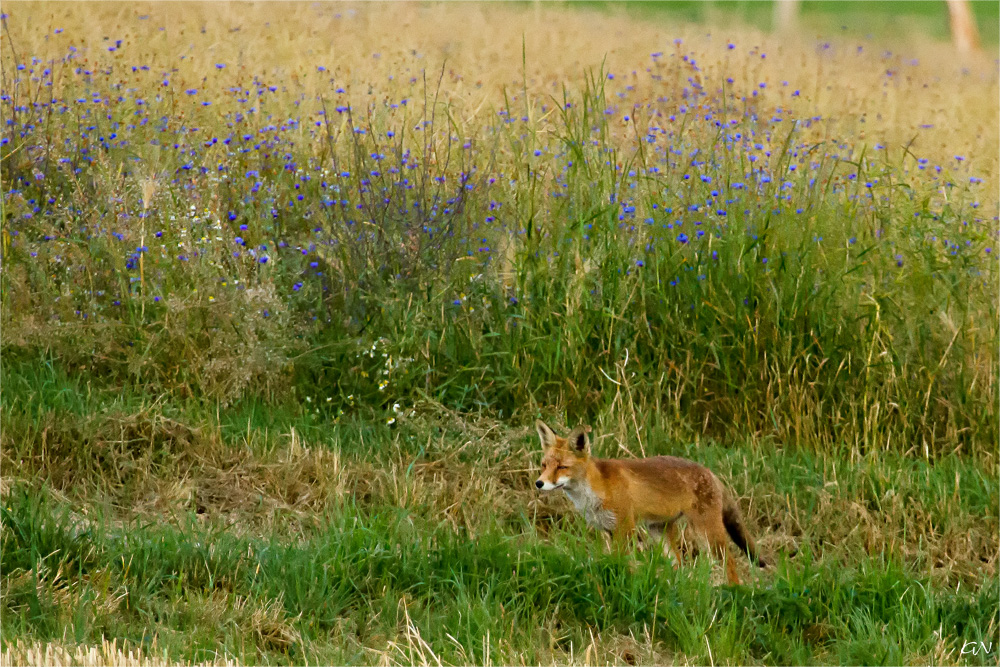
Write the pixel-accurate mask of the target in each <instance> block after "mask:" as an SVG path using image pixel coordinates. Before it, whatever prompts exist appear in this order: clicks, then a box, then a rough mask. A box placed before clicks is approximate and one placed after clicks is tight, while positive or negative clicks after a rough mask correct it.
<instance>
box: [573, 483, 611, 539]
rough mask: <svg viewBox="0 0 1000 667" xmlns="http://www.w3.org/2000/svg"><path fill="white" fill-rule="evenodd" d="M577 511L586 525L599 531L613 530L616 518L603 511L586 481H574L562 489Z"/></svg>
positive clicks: (599, 500)
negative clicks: (585, 521)
mask: <svg viewBox="0 0 1000 667" xmlns="http://www.w3.org/2000/svg"><path fill="white" fill-rule="evenodd" d="M562 489H563V491H565V492H566V495H567V496H569V499H570V500H572V501H573V505H574V506H575V507H576V509H577V511H578V512H580V513H581V514H583V517H584V518H585V519H586V520H587V524H588V525H590V526H593V527H594V528H598V529H601V530H614V529H615V525H616V524H617V523H618V518H617V517H616V516H615V513H614V512H612V511H611V510H608V509H605V508H604V505H603V503H601V499H600V498H598V497H597V494H596V493H594V490H593V489H592V488H590V484H588V483H587V482H586V480H581V481H574V482H572V483H569V484H566V485H565V486H563V487H562Z"/></svg>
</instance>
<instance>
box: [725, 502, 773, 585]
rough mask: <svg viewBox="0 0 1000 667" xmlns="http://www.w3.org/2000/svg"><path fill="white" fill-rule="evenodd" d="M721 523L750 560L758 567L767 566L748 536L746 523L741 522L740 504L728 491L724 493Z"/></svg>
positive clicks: (751, 538)
mask: <svg viewBox="0 0 1000 667" xmlns="http://www.w3.org/2000/svg"><path fill="white" fill-rule="evenodd" d="M722 523H723V525H724V526H725V527H726V532H727V533H729V537H730V538H732V540H733V542H735V543H736V546H738V547H739V548H740V549H742V550H743V551H744V552H746V555H747V556H749V557H750V560H751V561H756V562H757V565H758V566H759V567H767V563H766V562H764V559H763V558H761V556H760V554H759V553H758V551H757V545H756V543H755V542H754V540H753V537H751V536H750V533H749V531H747V528H746V524H745V523H744V522H743V514H742V513H741V512H740V506H739V505H737V504H736V501H735V500H733V498H732V496H730V495H729V494H728V493H727V494H726V499H725V504H724V505H723V507H722Z"/></svg>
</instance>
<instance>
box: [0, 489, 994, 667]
mask: <svg viewBox="0 0 1000 667" xmlns="http://www.w3.org/2000/svg"><path fill="white" fill-rule="evenodd" d="M67 517H68V508H66V507H59V506H58V505H57V504H56V503H54V502H52V501H51V500H50V499H48V498H46V497H45V495H44V494H42V495H41V496H39V495H37V494H30V495H29V494H28V493H26V492H24V491H21V490H16V489H15V490H14V492H13V493H12V495H11V498H10V499H9V501H8V504H7V506H6V507H4V509H3V519H4V524H5V527H6V530H5V532H4V540H3V548H2V555H3V565H4V570H5V573H6V574H5V581H6V582H7V587H6V594H5V610H4V611H5V613H4V620H3V624H4V625H3V630H4V634H5V636H30V637H33V638H38V639H56V638H60V637H63V636H65V635H66V634H67V633H68V634H69V636H71V637H73V638H74V639H75V641H77V642H93V641H96V640H98V639H99V638H100V637H101V636H104V637H108V638H112V637H114V638H117V639H119V640H120V641H127V642H129V643H130V644H132V645H138V646H142V645H145V646H146V647H147V648H148V646H149V643H150V642H151V641H152V638H153V637H156V638H157V640H158V644H157V645H158V647H159V648H160V649H161V650H164V651H166V653H167V654H168V655H170V656H171V657H172V658H173V659H187V660H204V659H207V658H209V657H211V656H212V655H214V654H215V653H214V652H215V651H223V652H224V653H225V654H227V655H231V656H235V657H236V658H238V659H239V660H241V661H246V662H272V661H276V662H293V663H294V662H299V663H301V662H306V661H308V662H318V661H327V662H328V661H333V662H343V663H352V664H353V663H358V662H360V663H369V662H375V661H377V657H378V655H377V653H374V654H373V653H372V652H370V648H371V647H374V646H379V644H380V641H381V643H382V644H383V645H384V642H385V639H387V638H391V637H395V636H397V632H398V626H399V624H400V623H406V624H412V626H413V629H412V631H411V632H412V633H413V634H415V635H417V634H418V635H419V636H420V637H421V638H422V639H423V640H424V641H425V642H426V645H427V649H426V650H427V651H428V653H427V654H426V655H431V654H433V655H436V656H437V657H438V658H440V659H441V660H442V661H444V662H447V663H457V662H466V663H478V664H482V663H485V662H486V661H487V656H488V655H492V656H493V658H492V659H493V660H495V661H498V662H507V661H514V660H517V661H521V660H524V661H526V662H547V661H549V660H550V659H552V658H553V657H556V656H558V655H562V656H563V658H561V659H566V657H567V654H568V653H569V652H570V651H571V650H573V651H577V652H579V651H581V650H582V649H583V648H584V647H585V646H587V645H588V644H589V643H590V639H589V635H588V633H589V632H595V633H599V634H605V635H607V634H618V635H626V636H627V635H628V634H630V633H631V634H633V635H635V636H651V635H652V633H653V632H655V633H656V641H657V642H658V643H657V644H654V645H653V646H652V647H651V648H652V649H653V650H656V651H665V652H667V654H677V655H683V656H684V657H685V659H686V660H690V661H693V662H704V661H707V660H709V659H710V656H709V653H708V652H709V651H711V653H712V657H713V658H714V659H715V660H717V661H723V662H736V663H744V664H745V663H749V662H764V663H769V664H775V663H776V664H783V663H792V662H794V663H799V664H803V663H816V662H819V663H822V662H833V661H839V662H851V663H864V664H899V663H900V662H903V661H909V660H913V659H920V658H921V657H929V656H932V655H934V654H935V652H936V651H940V650H941V647H942V645H943V646H945V647H946V649H947V650H951V651H954V649H955V646H956V645H957V644H960V643H961V642H962V641H986V642H988V641H995V639H996V637H995V632H996V627H997V620H998V619H997V605H996V599H995V590H996V585H997V583H998V582H997V580H996V578H995V577H993V578H984V579H982V580H980V581H978V582H976V583H975V585H973V586H971V587H970V586H967V587H965V588H964V589H941V588H939V587H937V586H935V585H933V583H932V582H931V581H930V580H928V579H927V578H926V577H922V576H919V575H915V574H914V573H913V572H912V571H910V570H909V568H907V567H906V566H905V565H903V564H902V563H901V562H899V561H898V560H896V559H894V558H892V557H891V556H886V555H874V556H869V557H862V558H860V559H854V560H853V562H851V563H841V562H838V559H836V558H835V557H832V556H830V555H820V554H813V553H812V552H811V551H810V550H803V551H802V552H799V553H798V554H797V555H796V556H795V558H794V559H791V558H788V557H787V556H785V555H783V556H780V557H779V560H778V564H777V566H776V569H775V572H774V573H773V574H768V575H763V576H762V577H761V579H760V580H758V581H757V582H755V584H754V585H752V586H745V587H736V588H729V587H715V588H713V587H712V586H710V585H708V580H707V577H708V568H707V562H702V563H701V566H699V567H688V568H683V569H679V570H676V571H675V570H673V569H672V568H671V567H669V565H668V564H667V563H665V562H664V561H663V560H662V559H660V558H657V557H652V556H650V555H649V553H650V552H647V554H646V556H644V557H642V558H640V559H639V560H638V561H634V562H633V563H631V564H630V562H629V561H628V560H627V559H625V558H623V557H621V556H614V555H609V554H603V553H601V551H600V547H599V545H598V543H596V542H595V541H594V540H593V539H592V538H590V537H588V536H586V535H580V534H579V533H578V532H577V531H574V530H568V531H560V532H557V533H555V534H554V535H553V536H552V538H550V539H548V540H545V541H543V540H541V539H539V538H538V536H537V535H536V534H534V533H533V531H531V530H530V526H528V525H524V526H523V527H524V529H525V530H524V531H523V532H521V533H511V532H509V531H504V532H501V531H499V530H497V529H495V528H493V529H489V528H487V529H485V530H482V531H477V532H476V533H475V539H470V538H471V537H472V536H471V535H469V534H467V533H466V532H465V531H461V530H460V531H458V532H456V531H454V530H453V529H452V528H451V527H450V526H448V525H447V524H437V525H435V523H434V522H433V521H430V522H429V521H428V520H427V519H426V518H425V517H421V516H419V515H416V514H413V513H409V512H406V511H404V510H400V509H399V508H395V507H372V508H367V509H364V510H362V509H360V508H358V507H356V506H354V505H352V504H347V505H344V506H342V507H338V508H336V511H335V512H331V513H330V515H328V516H327V517H326V518H325V519H324V521H323V523H322V524H321V525H320V526H319V530H318V531H317V534H316V535H314V536H312V537H310V538H308V539H306V540H304V541H299V542H295V543H287V542H282V541H278V540H274V539H268V538H267V537H266V536H265V537H262V538H254V539H245V538H236V537H233V536H232V535H231V534H230V533H229V532H228V531H226V530H224V529H222V528H216V529H213V528H206V527H205V525H204V524H203V523H201V522H198V521H195V520H193V519H190V520H188V521H182V522H180V524H179V525H176V526H169V527H168V526H157V525H150V524H144V523H139V524H136V525H128V526H124V527H122V528H121V529H114V530H112V529H109V528H107V527H106V526H104V525H103V524H102V523H101V520H100V518H99V517H90V518H89V524H90V526H91V527H90V528H88V529H87V530H86V531H85V532H82V533H81V531H80V530H79V528H76V527H74V524H73V522H72V521H71V520H70V519H68V518H67ZM275 600H278V601H280V603H279V605H278V606H277V608H274V607H270V606H269V604H270V603H271V602H272V601H275ZM255 609H256V610H259V609H267V610H268V612H267V613H266V614H261V618H259V619H258V620H257V624H258V625H259V627H254V625H253V624H249V623H247V622H246V620H247V617H248V616H250V615H251V614H250V612H251V610H255ZM248 626H249V627H248ZM887 629H888V632H889V634H886V631H887ZM380 638H381V640H380ZM362 646H367V647H369V652H366V651H364V650H362ZM416 646H418V645H417V644H416V642H414V643H413V644H410V645H404V646H402V647H400V649H399V650H400V651H402V652H403V653H402V655H397V656H396V659H398V660H402V661H404V662H409V661H412V662H419V661H422V659H426V656H420V655H418V654H416V653H412V651H417V650H419V649H418V648H416ZM571 647H574V648H572V649H571ZM553 649H554V651H555V655H552V654H550V653H549V651H550V650H553ZM407 651H411V653H407ZM939 657H940V654H939ZM556 659H559V658H558V657H556ZM982 664H986V662H985V660H984V661H983V662H982Z"/></svg>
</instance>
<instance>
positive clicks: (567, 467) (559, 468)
mask: <svg viewBox="0 0 1000 667" xmlns="http://www.w3.org/2000/svg"><path fill="white" fill-rule="evenodd" d="M556 470H569V466H556Z"/></svg>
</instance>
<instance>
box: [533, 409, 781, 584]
mask: <svg viewBox="0 0 1000 667" xmlns="http://www.w3.org/2000/svg"><path fill="white" fill-rule="evenodd" d="M535 428H536V429H537V431H538V437H539V438H540V439H541V442H542V449H543V456H542V474H541V476H539V478H538V480H537V481H536V482H535V487H536V488H537V489H538V490H539V491H555V490H556V489H562V490H563V492H565V493H566V495H567V496H568V497H569V499H570V500H571V501H572V502H573V505H574V506H575V507H576V509H577V511H578V512H580V513H581V514H583V516H584V518H585V519H586V520H587V523H588V524H589V525H590V526H591V527H593V528H597V529H599V530H602V531H606V532H607V533H608V534H610V535H611V537H612V540H613V541H614V543H615V544H616V545H617V546H618V548H624V547H625V546H626V545H627V544H628V543H629V540H630V539H631V536H632V534H633V533H634V532H635V528H636V523H637V522H638V523H644V524H645V526H646V529H647V530H648V531H649V535H650V537H651V538H652V539H653V540H654V541H656V542H660V541H661V540H662V538H663V536H664V535H666V537H667V541H665V542H663V550H664V552H665V553H667V555H670V554H669V552H670V551H673V558H674V562H675V563H676V564H680V563H681V549H680V542H679V534H678V526H677V520H678V519H680V518H681V517H686V519H687V524H688V528H689V529H690V530H691V531H692V532H693V533H694V535H695V537H696V539H699V540H701V541H702V542H703V543H707V545H708V546H709V547H710V548H711V550H712V552H713V553H714V554H715V556H716V557H717V558H719V559H720V560H721V561H722V562H723V564H724V566H725V568H726V578H727V580H728V581H729V583H730V584H733V585H738V584H739V583H740V577H739V573H738V572H737V571H736V563H735V560H734V559H732V558H727V546H728V541H727V539H726V538H727V536H728V538H729V539H731V540H732V541H733V542H734V543H735V544H736V546H738V547H739V548H740V549H741V550H743V552H745V553H746V555H747V556H748V557H749V558H750V560H751V562H754V561H755V562H756V563H757V565H758V566H759V567H761V568H764V567H767V564H766V563H765V562H764V559H763V558H762V557H761V556H760V554H759V553H758V551H757V545H756V543H755V542H754V539H753V537H752V536H751V535H750V533H749V531H748V530H747V528H746V524H745V522H744V520H743V515H742V513H741V512H740V507H739V505H738V504H737V503H736V501H735V500H734V499H733V496H732V495H731V494H730V493H729V491H727V490H726V487H725V486H723V484H722V482H721V481H719V478H718V477H716V476H715V475H714V474H713V473H712V471H711V470H709V469H708V468H706V467H705V466H702V465H700V464H698V463H695V462H694V461H689V460H687V459H682V458H678V457H676V456H654V457H650V458H644V459H599V458H594V457H592V456H591V455H590V438H589V436H588V433H589V432H590V430H591V429H590V427H589V426H585V425H581V426H577V427H576V428H574V429H573V430H572V431H571V432H570V433H569V434H568V435H567V436H566V437H565V438H563V437H560V436H558V435H556V433H555V431H553V430H552V429H551V428H549V426H548V425H547V424H546V423H545V422H543V421H542V420H538V421H536V422H535Z"/></svg>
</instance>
